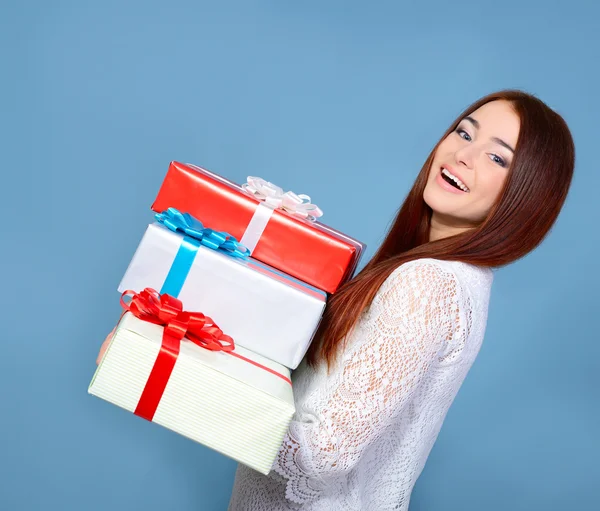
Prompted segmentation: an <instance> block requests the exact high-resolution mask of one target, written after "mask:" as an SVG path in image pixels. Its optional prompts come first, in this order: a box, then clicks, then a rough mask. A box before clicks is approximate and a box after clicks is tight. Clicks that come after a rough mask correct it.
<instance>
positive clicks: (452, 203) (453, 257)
mask: <svg viewBox="0 0 600 511" xmlns="http://www.w3.org/2000/svg"><path fill="white" fill-rule="evenodd" d="M574 158H575V157H574V146H573V140H572V138H571V134H570V133H569V129H568V128H567V125H566V124H565V122H564V120H563V119H562V118H561V117H560V116H559V115H558V114H556V113H555V112H554V111H552V110H551V109H550V108H548V107H547V106H546V105H545V104H544V103H542V102H541V101H540V100H538V99H536V98H535V97H533V96H531V95H528V94H525V93H523V92H519V91H504V92H499V93H496V94H492V95H489V96H487V97H485V98H483V99H481V100H479V101H477V102H476V103H475V104H473V105H472V106H471V107H469V108H468V109H467V110H466V111H465V112H464V113H463V114H462V115H461V116H460V117H459V118H458V120H457V121H456V122H455V123H453V124H452V126H451V127H450V129H448V131H447V132H446V133H445V134H444V136H443V138H442V139H441V140H440V142H438V144H437V145H436V147H435V148H434V150H433V151H432V153H431V154H430V156H429V158H427V161H426V162H425V165H424V166H423V168H422V169H421V172H420V173H419V175H418V177H417V180H416V182H415V184H414V186H413V188H412V190H411V191H410V193H409V195H408V197H407V198H406V200H405V202H404V204H403V206H402V207H401V209H400V211H399V213H398V215H397V217H396V220H395V222H394V224H393V226H392V227H391V229H390V232H389V233H388V235H387V237H386V239H385V240H384V242H383V244H382V245H381V247H380V248H379V250H378V252H377V253H376V254H375V256H374V257H373V259H372V260H371V261H370V262H369V263H368V264H367V265H366V267H365V268H364V269H363V270H362V271H361V272H360V273H359V274H358V275H357V276H356V277H355V278H354V279H353V280H352V281H351V282H349V283H347V284H346V285H345V286H343V287H342V288H341V289H340V290H339V291H338V292H337V293H336V294H335V295H333V296H332V297H331V298H330V300H329V303H328V305H327V308H326V311H325V316H324V318H323V321H322V322H321V326H320V328H319V332H318V333H317V336H316V337H315V339H316V341H315V342H313V344H312V345H311V348H310V349H309V352H308V353H307V356H306V357H305V359H304V361H303V362H302V364H301V365H300V366H299V368H298V369H297V370H296V371H295V372H294V373H293V383H294V394H295V399H296V414H295V416H294V420H293V421H292V423H291V425H290V428H289V431H288V433H287V435H286V437H285V439H284V443H283V445H282V446H281V449H280V450H279V453H278V456H277V459H276V461H275V463H274V465H273V469H272V470H271V473H270V474H269V475H268V476H264V475H261V474H259V473H258V472H255V471H253V470H251V469H250V468H247V467H245V466H242V465H240V466H239V467H238V471H237V474H236V479H235V483H234V488H233V494H232V497H231V502H230V505H229V510H230V511H279V510H287V509H302V510H310V511H330V510H332V511H337V510H340V511H358V510H360V511H384V510H391V509H394V510H407V509H408V504H409V500H410V494H411V491H412V488H413V486H414V484H415V482H416V480H417V478H418V477H419V475H420V473H421V471H422V469H423V466H424V464H425V461H426V459H427V457H428V455H429V452H430V451H431V448H432V447H433V444H434V442H435V440H436V438H437V435H438V433H439V431H440V428H441V426H442V423H443V421H444V418H445V416H446V413H447V412H448V409H449V407H450V405H451V404H452V401H453V400H454V398H455V396H456V394H457V392H458V390H459V388H460V386H461V384H462V382H463V380H464V379H465V376H466V375H467V372H468V371H469V369H470V367H471V365H472V364H473V362H474V360H475V357H476V356H477V353H478V352H479V348H480V346H481V342H482V340H483V335H484V331H485V326H486V320H487V309H488V302H489V296H490V288H491V284H492V271H491V268H496V267H499V266H503V265H506V264H508V263H511V262H513V261H516V260H517V259H519V258H520V257H522V256H524V255H525V254H527V253H528V252H530V251H531V250H533V249H534V248H535V247H536V246H538V245H539V243H540V242H541V241H542V239H543V238H544V237H545V235H546V234H547V233H548V231H549V230H550V227H551V226H552V225H553V223H554V221H555V220H556V218H557V216H558V213H559V211H560V209H561V207H562V205H563V203H564V201H565V198H566V195H567V191H568V188H569V186H570V183H571V178H572V175H573V167H574ZM105 346H106V343H105V345H104V346H103V349H104V348H105ZM102 352H103V350H101V354H100V357H101V355H102ZM100 357H99V358H100Z"/></svg>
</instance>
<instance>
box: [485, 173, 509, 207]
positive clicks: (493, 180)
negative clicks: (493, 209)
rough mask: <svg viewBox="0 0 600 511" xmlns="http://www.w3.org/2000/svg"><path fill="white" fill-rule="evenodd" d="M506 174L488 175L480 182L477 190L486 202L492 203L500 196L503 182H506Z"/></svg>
mask: <svg viewBox="0 0 600 511" xmlns="http://www.w3.org/2000/svg"><path fill="white" fill-rule="evenodd" d="M506 177H507V173H506V172H504V173H497V174H493V175H490V176H489V177H487V178H486V180H485V181H484V182H480V183H479V185H481V186H480V187H479V190H480V191H481V194H482V196H484V197H485V199H486V202H489V203H490V204H491V203H493V202H494V201H495V200H496V199H497V198H498V195H500V192H501V191H502V187H503V186H504V182H505V181H506Z"/></svg>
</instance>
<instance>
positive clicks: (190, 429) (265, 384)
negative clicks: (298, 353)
mask: <svg viewBox="0 0 600 511" xmlns="http://www.w3.org/2000/svg"><path fill="white" fill-rule="evenodd" d="M186 308H187V307H186ZM162 336H163V327H162V326H160V325H157V324H152V323H149V322H147V321H142V320H140V319H138V318H136V317H135V316H134V315H133V314H131V313H130V312H127V313H125V314H124V315H123V317H122V318H121V321H120V322H119V325H118V326H117V328H116V330H115V334H114V335H113V337H112V340H111V342H110V344H109V346H108V349H107V350H106V352H105V354H104V357H103V358H102V360H101V362H100V364H99V366H98V368H97V370H96V373H95V374H94V377H93V379H92V382H91V384H90V386H89V390H88V392H89V393H90V394H92V395H94V396H97V397H99V398H102V399H104V400H106V401H109V402H111V403H113V404H115V405H117V406H120V407H122V408H124V409H126V410H128V411H130V412H134V411H135V410H136V407H137V406H138V402H139V401H140V397H141V395H142V393H143V392H144V389H145V387H146V385H147V383H148V381H149V377H150V373H151V371H152V369H153V366H154V363H155V361H156V359H157V357H158V354H159V352H160V349H161V343H162ZM234 353H236V354H238V355H240V356H242V357H245V359H247V360H245V359H243V358H238V357H236V356H233V354H232V353H228V352H224V351H209V350H208V349H205V348H202V347H200V346H197V345H196V344H193V343H192V342H190V341H189V340H187V339H183V340H182V341H181V346H180V352H179V356H178V357H177V360H176V362H175V365H174V367H173V371H172V373H171V375H170V377H169V379H168V383H167V384H166V387H165V389H164V393H163V394H162V397H161V398H160V401H159V403H158V407H157V408H156V411H155V412H154V416H153V418H152V421H153V422H155V423H156V424H160V425H161V426H164V427H166V428H168V429H170V430H172V431H175V432H176V433H179V434H181V435H184V436H186V437H188V438H190V439H192V440H195V441H196V442H199V443H201V444H203V445H205V446H207V447H209V448H211V449H214V450H216V451H218V452H220V453H222V454H224V455H226V456H228V457H230V458H233V459H235V460H236V461H238V462H240V463H243V464H244V465H247V466H249V467H251V468H253V469H255V470H257V471H258V472H261V473H263V474H268V473H269V470H270V469H271V466H272V464H273V461H274V459H275V456H276V455H277V452H278V450H279V448H280V447H281V444H282V441H283V437H284V435H285V433H286V431H287V428H288V425H289V422H290V420H291V418H292V415H293V414H294V401H293V392H292V386H291V383H290V381H289V377H290V372H289V370H288V369H286V368H285V367H283V366H281V365H280V364H277V363H275V362H273V361H271V360H269V359H266V358H264V357H261V356H260V355H257V354H255V353H252V352H251V351H249V350H246V349H244V348H241V347H239V346H236V348H235V350H234Z"/></svg>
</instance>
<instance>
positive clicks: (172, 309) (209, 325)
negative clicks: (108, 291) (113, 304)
mask: <svg viewBox="0 0 600 511" xmlns="http://www.w3.org/2000/svg"><path fill="white" fill-rule="evenodd" d="M128 296H131V301H130V302H129V303H126V302H125V298H126V297H128ZM121 305H122V306H123V308H125V309H126V310H128V311H129V312H131V313H132V314H133V315H134V316H135V317H136V318H139V319H141V320H143V321H148V322H149V323H154V324H156V325H161V326H164V327H165V333H164V336H165V338H167V337H168V339H163V345H164V344H168V345H169V346H168V348H170V347H173V348H175V346H176V347H177V348H176V349H177V351H179V342H180V341H181V340H182V339H183V338H184V337H185V338H186V339H189V340H190V341H192V342H193V343H195V344H197V345H198V346H201V347H202V348H206V349H207V350H211V351H233V350H234V349H235V345H234V342H233V339H232V338H231V337H229V336H228V335H225V334H224V333H223V330H221V329H220V328H219V327H218V326H217V325H215V323H214V322H213V320H212V319H211V318H209V317H208V316H205V315H204V314H202V313H201V312H187V311H184V310H183V304H182V303H181V300H178V299H177V298H175V297H173V296H171V295H167V294H163V295H161V294H160V293H158V292H157V291H155V290H154V289H150V288H146V289H144V290H143V291H142V292H141V293H136V292H134V291H125V292H124V293H123V295H122V296H121ZM166 341H169V342H166ZM168 348H167V349H168Z"/></svg>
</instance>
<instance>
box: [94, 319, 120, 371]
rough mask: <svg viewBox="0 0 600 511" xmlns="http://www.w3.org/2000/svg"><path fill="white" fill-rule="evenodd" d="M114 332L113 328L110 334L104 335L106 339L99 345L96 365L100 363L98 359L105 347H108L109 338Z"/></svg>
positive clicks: (100, 357)
mask: <svg viewBox="0 0 600 511" xmlns="http://www.w3.org/2000/svg"><path fill="white" fill-rule="evenodd" d="M115 328H116V327H115ZM114 333H115V329H114V328H113V329H112V331H111V332H110V334H108V335H107V336H106V339H104V342H103V343H102V346H100V353H98V358H97V359H96V365H98V364H99V363H100V360H102V357H103V356H104V352H105V351H106V348H108V345H109V344H110V340H111V339H112V336H113V335H114Z"/></svg>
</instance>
